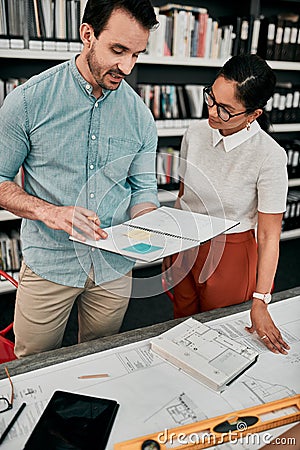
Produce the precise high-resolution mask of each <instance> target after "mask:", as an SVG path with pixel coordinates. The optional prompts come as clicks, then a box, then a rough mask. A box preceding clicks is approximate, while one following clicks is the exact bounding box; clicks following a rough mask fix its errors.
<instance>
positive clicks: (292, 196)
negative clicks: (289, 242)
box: [282, 189, 300, 231]
mask: <svg viewBox="0 0 300 450" xmlns="http://www.w3.org/2000/svg"><path fill="white" fill-rule="evenodd" d="M297 228H300V190H299V189H290V190H289V192H288V195H287V205H286V211H285V213H284V215H283V220H282V230H283V231H288V230H295V229H297Z"/></svg>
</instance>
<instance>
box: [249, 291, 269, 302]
mask: <svg viewBox="0 0 300 450" xmlns="http://www.w3.org/2000/svg"><path fill="white" fill-rule="evenodd" d="M252 297H253V298H258V299H259V300H262V301H263V302H264V303H266V304H268V303H270V301H271V300H272V295H271V294H270V292H268V293H267V294H260V293H259V292H253V294H252Z"/></svg>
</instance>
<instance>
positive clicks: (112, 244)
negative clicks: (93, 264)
mask: <svg viewBox="0 0 300 450" xmlns="http://www.w3.org/2000/svg"><path fill="white" fill-rule="evenodd" d="M238 224H239V222H237V221H235V220H229V219H225V218H219V217H213V216H208V215H205V214H198V213H194V212H190V211H184V210H180V209H176V208H169V207H166V206H162V207H160V208H157V209H156V210H154V211H151V212H149V213H146V214H144V215H142V216H139V217H136V218H134V219H131V220H128V221H126V222H124V223H121V224H118V225H113V226H111V227H108V228H105V231H106V232H107V234H108V237H107V238H106V239H100V240H98V241H96V240H92V239H86V241H84V242H83V241H80V240H78V239H76V238H74V237H73V236H70V237H69V239H70V240H73V241H75V242H79V243H81V244H85V245H89V246H91V247H96V248H99V249H102V250H107V251H110V252H113V253H119V254H121V255H124V256H127V257H128V258H131V259H135V260H142V261H146V262H151V261H156V260H159V259H161V258H163V257H165V256H169V255H173V254H175V253H178V252H182V251H184V250H188V249H190V248H193V247H197V246H199V245H200V244H202V243H204V242H207V241H209V240H210V239H212V238H214V237H216V236H218V235H220V234H222V233H224V232H225V231H228V230H230V229H231V228H233V227H235V226H237V225H238Z"/></svg>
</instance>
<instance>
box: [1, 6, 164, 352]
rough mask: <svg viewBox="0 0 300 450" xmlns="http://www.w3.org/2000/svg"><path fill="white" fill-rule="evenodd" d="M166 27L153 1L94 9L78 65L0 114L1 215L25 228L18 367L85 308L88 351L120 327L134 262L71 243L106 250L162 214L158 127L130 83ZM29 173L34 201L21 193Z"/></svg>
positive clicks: (52, 344)
mask: <svg viewBox="0 0 300 450" xmlns="http://www.w3.org/2000/svg"><path fill="white" fill-rule="evenodd" d="M156 24H157V21H156V17H155V14H154V10H153V7H152V6H151V3H150V2H149V0H112V1H110V2H107V1H105V0H88V2H87V5H86V8H85V12H84V16H83V20H82V24H81V27H80V35H81V39H82V42H83V50H82V52H81V53H80V55H78V56H77V57H74V58H73V59H71V60H70V61H67V62H64V63H62V64H60V65H58V66H55V67H53V68H50V69H49V70H46V71H45V72H43V73H41V74H39V75H37V76H34V77H32V78H31V79H30V80H29V81H27V82H26V83H25V84H23V85H21V86H19V87H18V88H16V89H15V90H14V91H13V92H12V93H11V94H10V95H8V96H7V98H6V100H5V102H4V105H3V107H2V108H1V110H0V123H1V135H2V139H1V144H0V149H1V151H0V183H1V184H0V206H1V207H3V208H5V209H7V210H9V211H11V212H13V213H15V214H17V215H18V216H20V217H22V218H23V220H22V227H21V239H22V249H23V259H24V261H23V264H22V268H21V271H20V277H19V288H18V292H17V300H16V309H15V319H14V331H15V341H16V342H15V353H16V355H17V356H18V357H21V356H26V355H29V354H33V353H37V352H41V351H45V350H50V349H53V348H57V347H59V346H61V343H62V338H63V334H64V330H65V326H66V323H67V319H68V317H69V314H70V311H71V308H72V306H73V303H74V301H75V299H76V298H77V297H80V301H79V302H78V312H79V314H78V316H79V317H78V318H79V340H80V341H81V342H82V341H87V340H90V339H94V338H97V337H99V336H105V335H109V334H113V333H116V332H118V331H119V328H120V326H121V324H122V320H123V317H124V314H125V311H126V308H127V305H128V301H129V297H130V291H131V270H132V267H133V264H134V263H133V261H132V260H129V259H126V258H124V257H122V256H120V255H117V254H113V253H109V252H105V251H101V250H98V249H94V248H90V247H89V246H86V245H83V244H80V243H79V244H75V243H74V242H72V241H70V240H69V239H68V237H69V235H72V236H74V237H75V238H78V239H80V240H82V241H84V240H85V237H89V238H96V239H105V238H106V233H105V231H104V230H103V229H102V228H105V227H108V226H110V225H114V224H117V223H121V222H124V221H125V220H128V219H129V218H130V217H134V216H136V215H139V214H144V213H145V212H148V211H150V210H152V209H155V208H156V207H157V206H159V204H158V201H157V187H156V176H155V155H156V146H157V133H156V127H155V123H154V120H153V117H152V115H151V113H150V111H149V109H148V108H147V107H146V106H145V104H144V103H143V102H142V100H141V98H140V97H139V96H138V95H137V94H136V93H135V91H134V90H133V89H132V88H131V87H130V86H129V85H128V84H127V83H126V81H125V80H124V77H125V76H126V75H129V74H130V72H131V70H132V68H133V66H134V65H135V63H136V60H137V58H138V56H139V54H140V53H142V52H144V51H145V49H146V45H147V40H148V37H149V32H150V29H152V28H153V27H154V26H155V25H156ZM21 166H23V170H24V180H25V182H24V189H22V188H21V187H19V186H18V185H17V184H15V183H14V182H13V180H14V177H15V175H16V174H17V172H18V170H19V168H20V167H21ZM100 224H101V226H100Z"/></svg>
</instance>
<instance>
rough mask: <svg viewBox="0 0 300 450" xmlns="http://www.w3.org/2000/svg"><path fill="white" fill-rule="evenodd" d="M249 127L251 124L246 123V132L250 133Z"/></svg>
mask: <svg viewBox="0 0 300 450" xmlns="http://www.w3.org/2000/svg"><path fill="white" fill-rule="evenodd" d="M250 127H251V122H247V124H246V129H247V131H250Z"/></svg>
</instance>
